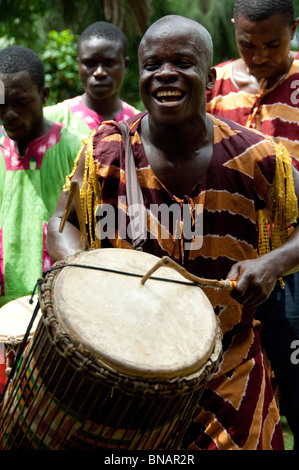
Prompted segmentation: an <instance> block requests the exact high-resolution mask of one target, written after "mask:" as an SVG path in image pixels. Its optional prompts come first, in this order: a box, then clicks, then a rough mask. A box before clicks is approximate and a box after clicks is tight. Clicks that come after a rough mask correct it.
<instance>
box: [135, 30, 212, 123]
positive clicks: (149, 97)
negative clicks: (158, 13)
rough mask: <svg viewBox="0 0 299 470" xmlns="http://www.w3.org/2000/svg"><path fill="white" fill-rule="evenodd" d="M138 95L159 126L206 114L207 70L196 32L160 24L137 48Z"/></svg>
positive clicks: (203, 48) (202, 47)
mask: <svg viewBox="0 0 299 470" xmlns="http://www.w3.org/2000/svg"><path fill="white" fill-rule="evenodd" d="M139 73H140V80H139V86H140V94H141V98H142V100H143V103H144V105H145V107H146V109H147V110H148V111H149V114H150V115H151V116H152V117H153V118H154V119H155V120H156V121H157V122H159V123H161V124H165V125H170V126H171V125H174V124H175V125H177V124H179V123H183V122H184V121H185V122H186V121H187V122H188V121H190V120H192V119H196V117H197V116H198V115H199V114H201V113H202V112H205V106H206V104H205V99H206V98H205V96H206V87H207V83H208V82H209V81H210V80H213V77H212V78H211V74H210V67H209V63H208V58H207V54H206V48H205V45H204V42H203V41H200V38H199V36H198V32H197V31H190V28H189V30H188V29H187V28H186V27H184V25H182V27H180V25H179V24H175V25H173V27H171V26H169V24H168V25H161V27H159V28H158V30H154V31H153V33H152V34H150V35H148V36H147V37H146V39H145V40H144V41H142V43H141V45H140V48H139Z"/></svg>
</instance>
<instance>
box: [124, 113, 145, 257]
mask: <svg viewBox="0 0 299 470" xmlns="http://www.w3.org/2000/svg"><path fill="white" fill-rule="evenodd" d="M118 127H119V129H120V131H121V134H122V139H123V143H124V147H125V176H126V195H127V205H128V214H129V217H130V219H131V218H132V217H133V218H134V222H132V223H131V224H130V227H131V230H132V240H133V242H132V244H133V248H135V249H136V248H139V249H140V248H141V246H142V245H143V244H144V242H145V240H146V210H145V206H144V201H143V195H142V191H141V187H140V184H139V181H138V175H137V170H136V165H135V160H134V155H133V151H132V145H131V136H130V127H129V125H128V124H127V123H126V122H119V123H118ZM136 211H138V217H139V223H138V224H137V223H136V217H135V215H136Z"/></svg>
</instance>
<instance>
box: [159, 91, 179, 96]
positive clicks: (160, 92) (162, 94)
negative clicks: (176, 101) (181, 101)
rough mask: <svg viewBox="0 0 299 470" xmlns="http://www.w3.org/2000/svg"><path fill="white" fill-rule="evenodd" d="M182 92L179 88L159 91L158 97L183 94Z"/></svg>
mask: <svg viewBox="0 0 299 470" xmlns="http://www.w3.org/2000/svg"><path fill="white" fill-rule="evenodd" d="M181 95H182V92H181V91H179V90H168V91H158V93H157V97H158V98H163V97H164V96H181Z"/></svg>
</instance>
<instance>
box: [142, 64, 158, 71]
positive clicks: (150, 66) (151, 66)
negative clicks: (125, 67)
mask: <svg viewBox="0 0 299 470" xmlns="http://www.w3.org/2000/svg"><path fill="white" fill-rule="evenodd" d="M158 67H159V64H157V63H156V62H149V63H148V64H145V66H144V68H145V70H156V69H157V68H158Z"/></svg>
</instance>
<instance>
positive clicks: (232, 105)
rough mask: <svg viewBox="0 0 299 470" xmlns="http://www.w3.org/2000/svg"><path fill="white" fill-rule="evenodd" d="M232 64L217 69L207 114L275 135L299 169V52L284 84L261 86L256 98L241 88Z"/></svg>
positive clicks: (219, 66)
mask: <svg viewBox="0 0 299 470" xmlns="http://www.w3.org/2000/svg"><path fill="white" fill-rule="evenodd" d="M232 63H233V62H232V61H228V62H225V63H222V64H219V65H217V66H216V71H217V80H216V83H215V86H214V88H213V89H212V90H211V91H209V92H207V111H208V112H209V113H212V114H214V115H217V116H223V117H226V118H228V119H231V120H233V121H236V122H238V123H239V124H242V125H244V126H246V127H252V128H256V129H259V130H260V131H261V132H263V133H264V134H266V135H270V136H273V137H274V138H275V139H276V141H278V142H281V143H282V144H283V145H284V146H285V147H286V149H287V150H288V152H289V154H290V156H291V157H292V159H293V165H294V166H295V167H296V168H297V169H299V153H298V148H299V147H298V144H299V106H298V104H299V53H298V54H297V56H296V58H295V60H294V61H293V64H292V66H291V68H290V70H289V72H288V74H287V75H286V77H285V78H284V79H283V81H282V82H279V83H278V84H277V85H274V87H273V88H271V89H270V90H263V87H262V86H261V87H260V89H259V92H258V93H257V94H256V95H253V94H250V93H246V92H244V91H242V90H240V89H239V88H238V86H237V85H236V83H235V82H234V79H233V76H232Z"/></svg>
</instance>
